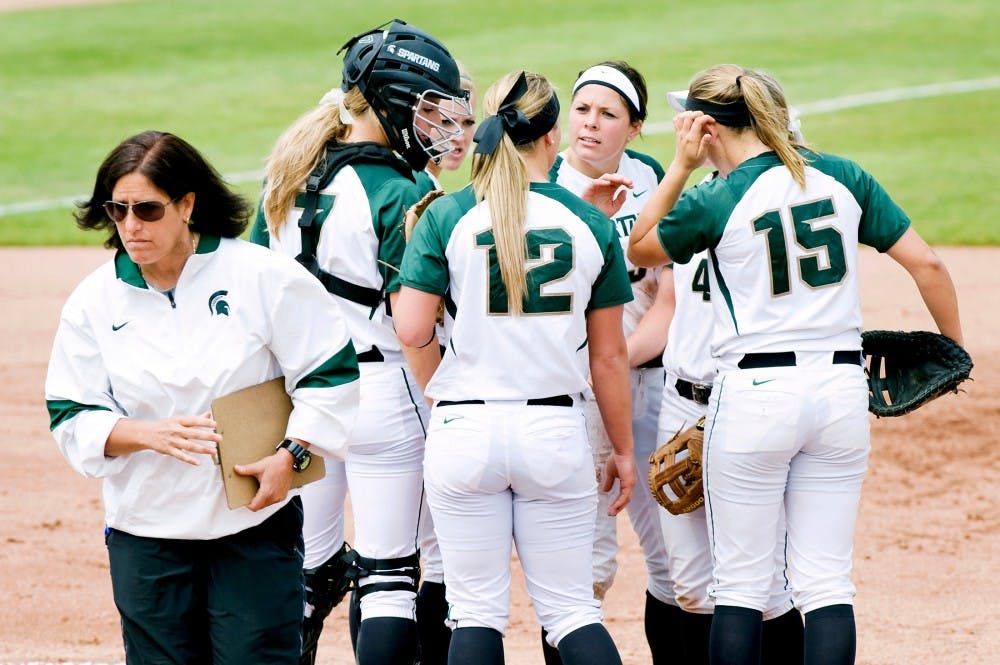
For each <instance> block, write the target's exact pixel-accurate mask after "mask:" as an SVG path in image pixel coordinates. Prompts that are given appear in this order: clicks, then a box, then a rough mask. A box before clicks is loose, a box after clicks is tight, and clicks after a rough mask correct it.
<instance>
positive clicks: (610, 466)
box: [601, 453, 635, 517]
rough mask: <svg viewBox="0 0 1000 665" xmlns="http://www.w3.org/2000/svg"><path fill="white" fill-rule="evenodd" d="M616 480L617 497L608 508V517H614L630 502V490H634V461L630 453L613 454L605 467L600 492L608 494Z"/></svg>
mask: <svg viewBox="0 0 1000 665" xmlns="http://www.w3.org/2000/svg"><path fill="white" fill-rule="evenodd" d="M615 478H617V479H618V496H617V497H615V500H614V501H613V502H612V503H611V505H610V506H609V507H608V516H609V517H614V516H615V515H617V514H618V513H620V512H621V511H622V510H624V509H625V506H627V505H628V503H629V501H631V500H632V490H633V489H634V488H635V459H633V457H632V453H628V454H627V455H622V454H619V453H613V454H612V455H611V457H609V458H608V463H607V465H606V466H605V473H604V482H603V483H602V484H601V491H603V492H610V491H611V488H612V487H614V484H615Z"/></svg>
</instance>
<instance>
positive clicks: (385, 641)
mask: <svg viewBox="0 0 1000 665" xmlns="http://www.w3.org/2000/svg"><path fill="white" fill-rule="evenodd" d="M416 657H417V622H416V621H411V620H410V619H400V618H398V617H372V618H370V619H365V620H364V621H362V622H361V626H360V627H359V628H358V648H357V660H358V665H413V661H414V660H416Z"/></svg>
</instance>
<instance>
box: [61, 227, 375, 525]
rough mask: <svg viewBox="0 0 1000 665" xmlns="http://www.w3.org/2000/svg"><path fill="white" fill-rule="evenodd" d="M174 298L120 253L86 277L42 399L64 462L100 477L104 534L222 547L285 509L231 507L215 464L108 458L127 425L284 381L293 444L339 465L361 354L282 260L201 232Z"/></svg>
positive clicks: (330, 306)
mask: <svg viewBox="0 0 1000 665" xmlns="http://www.w3.org/2000/svg"><path fill="white" fill-rule="evenodd" d="M173 291H174V292H173V294H171V295H170V296H169V297H168V296H167V295H164V294H162V293H160V292H158V291H156V290H154V289H151V288H150V287H149V286H148V285H147V284H146V282H145V281H144V280H143V278H142V274H141V273H140V271H139V268H138V266H136V264H134V263H133V262H132V261H131V260H130V259H129V257H128V255H127V254H126V253H125V252H118V254H117V255H116V256H115V258H114V260H112V261H109V262H108V263H106V264H104V265H103V266H101V267H100V268H98V269H97V270H95V271H94V272H93V273H91V274H90V275H89V276H88V277H86V278H85V279H84V280H83V282H81V283H80V285H79V286H78V287H77V288H76V290H75V291H74V292H73V293H72V295H71V296H70V297H69V300H68V301H67V302H66V304H65V306H64V308H63V311H62V318H61V320H60V323H59V329H58V331H57V333H56V337H55V343H54V345H53V349H52V356H51V359H50V362H49V370H48V376H47V377H46V382H45V399H46V404H47V406H48V411H49V417H50V421H51V422H50V424H51V429H52V433H53V435H54V436H55V439H56V441H57V443H58V444H59V447H60V449H61V450H62V453H63V455H64V456H65V457H66V459H67V460H68V461H69V463H70V464H71V465H72V467H73V468H74V469H76V470H77V471H78V472H80V473H82V474H84V475H86V476H90V477H99V478H103V479H104V504H105V511H106V519H107V525H108V526H110V527H113V528H116V529H119V530H121V531H125V532H128V533H131V534H134V535H139V536H147V537H157V538H184V539H210V538H218V537H221V536H225V535H228V534H232V533H236V532H238V531H242V530H244V529H246V528H248V527H251V526H254V525H256V524H259V523H260V522H262V521H263V520H265V519H267V517H269V516H270V515H271V514H273V513H274V512H275V511H277V510H278V509H279V508H280V507H281V505H282V504H279V505H275V506H271V507H269V508H267V509H265V510H262V511H260V512H257V513H253V512H251V511H249V510H248V509H246V508H239V509H236V510H230V509H229V508H228V507H227V505H226V497H225V492H224V489H223V484H222V474H221V472H220V470H219V467H218V466H217V465H215V464H213V463H212V459H210V458H209V457H208V456H203V458H202V459H201V460H200V462H201V463H200V465H199V466H193V465H189V464H186V463H184V462H181V461H179V460H177V459H175V458H173V457H170V456H167V455H163V454H160V453H156V452H153V451H141V452H136V453H131V454H127V455H121V456H118V457H106V456H105V455H104V446H105V443H106V441H107V438H108V435H109V433H110V432H111V430H112V428H113V427H114V426H115V424H116V423H117V422H118V420H119V419H120V418H136V419H148V420H156V419H162V418H167V417H170V416H174V415H198V414H202V413H205V412H208V411H209V410H210V405H211V402H212V400H213V399H215V398H217V397H221V396H223V395H226V394H228V393H231V392H233V391H236V390H240V389H242V388H246V387H249V386H252V385H255V384H257V383H261V382H263V381H266V380H269V379H273V378H275V377H277V376H282V375H283V376H284V377H285V386H286V388H287V390H288V392H289V394H290V395H291V397H292V404H293V410H292V414H291V417H290V419H289V423H288V429H287V435H288V436H290V437H296V438H300V439H303V440H305V441H309V442H310V443H311V444H312V445H313V450H314V451H315V452H317V453H319V454H323V455H331V456H333V457H342V456H343V454H344V450H345V445H346V439H347V435H348V433H349V431H350V429H351V428H352V427H353V423H354V418H355V415H356V412H357V402H358V381H357V379H358V365H357V359H356V356H355V352H354V348H353V346H352V344H351V341H350V338H349V336H348V333H347V327H346V325H345V323H344V319H343V316H342V314H341V312H340V310H339V308H338V306H337V304H336V303H335V302H334V301H333V299H331V298H330V297H329V296H328V295H327V293H326V291H325V290H324V289H323V287H322V286H321V285H320V284H319V282H317V281H316V279H315V278H314V277H313V276H312V275H310V274H309V273H308V271H306V270H305V269H304V268H302V266H300V265H298V264H297V263H296V262H295V261H294V260H292V259H291V258H288V257H285V256H282V255H280V254H277V253H275V252H270V251H268V250H266V249H264V248H261V247H257V246H254V245H252V244H250V243H247V242H244V241H241V240H235V239H221V240H220V239H219V238H217V237H212V236H202V238H201V240H200V242H199V244H198V251H197V253H196V254H194V255H193V256H191V257H190V258H189V259H188V261H187V263H186V264H185V266H184V270H183V272H182V273H181V276H180V279H179V281H178V283H177V286H176V288H175V289H174V290H173ZM277 443H278V442H277V441H276V442H275V444H277Z"/></svg>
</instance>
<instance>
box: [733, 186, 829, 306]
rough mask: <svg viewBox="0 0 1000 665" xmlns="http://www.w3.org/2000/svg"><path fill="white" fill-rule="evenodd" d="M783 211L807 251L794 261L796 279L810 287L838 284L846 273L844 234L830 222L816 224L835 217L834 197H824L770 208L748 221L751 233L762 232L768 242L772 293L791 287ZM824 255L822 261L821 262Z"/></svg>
mask: <svg viewBox="0 0 1000 665" xmlns="http://www.w3.org/2000/svg"><path fill="white" fill-rule="evenodd" d="M782 212H786V214H787V216H788V217H790V218H791V221H792V230H793V235H794V238H795V244H796V245H798V246H799V247H800V248H801V249H803V250H806V252H807V253H806V254H804V255H803V256H800V257H799V258H798V261H797V262H796V263H797V267H798V274H799V279H800V280H802V282H804V283H805V284H807V285H809V286H810V287H812V288H821V287H824V286H830V285H831V284H839V283H840V282H841V281H842V280H843V279H844V276H845V275H846V274H847V260H846V258H845V252H844V236H843V235H842V234H841V233H840V231H839V230H838V229H837V228H836V227H835V226H833V225H832V224H831V225H827V226H817V224H818V223H819V222H821V221H823V220H830V219H836V217H837V212H836V210H835V209H834V205H833V199H830V198H826V199H820V200H818V201H810V202H808V203H800V204H798V205H793V206H790V207H789V208H788V209H787V210H786V211H782V210H769V211H767V212H765V213H764V214H763V215H760V216H759V217H756V218H754V219H753V220H751V222H750V223H751V225H752V226H753V232H754V235H763V236H764V238H765V239H766V241H767V255H768V260H769V262H770V266H771V295H772V296H783V295H785V294H787V293H789V292H791V290H792V288H791V281H790V279H789V276H788V273H789V270H790V266H789V265H788V240H787V239H786V237H785V225H784V223H783V221H782V220H783V217H785V216H786V215H782ZM808 250H815V251H811V252H810V251H808ZM824 254H825V260H824V261H821V260H820V259H821V256H822V255H824ZM824 264H825V265H824Z"/></svg>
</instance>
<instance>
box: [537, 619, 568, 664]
mask: <svg viewBox="0 0 1000 665" xmlns="http://www.w3.org/2000/svg"><path fill="white" fill-rule="evenodd" d="M548 636H549V631H547V630H545V629H544V628H542V658H544V659H545V665H563V662H562V656H560V655H559V649H557V648H555V647H554V646H552V645H551V644H549V642H548V640H547V639H546V638H547V637H548Z"/></svg>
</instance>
